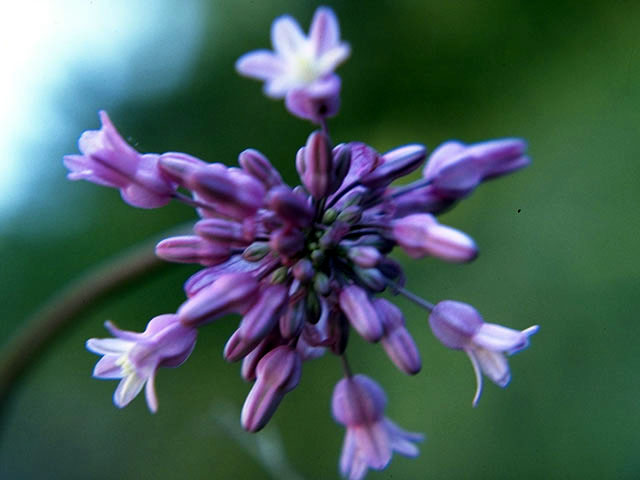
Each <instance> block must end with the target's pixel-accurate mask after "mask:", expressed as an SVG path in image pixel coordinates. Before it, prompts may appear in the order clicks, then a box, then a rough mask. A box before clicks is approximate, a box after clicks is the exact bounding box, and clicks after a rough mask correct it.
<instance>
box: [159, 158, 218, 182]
mask: <svg viewBox="0 0 640 480" xmlns="http://www.w3.org/2000/svg"><path fill="white" fill-rule="evenodd" d="M207 165H208V163H207V162H203V161H202V160H200V159H199V158H196V157H194V156H192V155H188V154H186V153H178V152H167V153H163V154H162V155H160V158H159V159H158V168H159V169H160V171H161V172H162V174H163V175H164V176H166V177H167V178H169V179H170V180H171V181H173V182H176V183H177V184H179V185H182V186H185V185H186V184H187V183H188V180H187V179H188V178H189V177H190V176H191V175H193V173H194V172H195V171H196V170H197V169H199V168H203V167H206V166H207Z"/></svg>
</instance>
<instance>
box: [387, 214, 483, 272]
mask: <svg viewBox="0 0 640 480" xmlns="http://www.w3.org/2000/svg"><path fill="white" fill-rule="evenodd" d="M393 236H394V238H395V239H396V242H398V244H399V245H400V246H401V247H402V248H403V249H404V250H405V251H406V252H407V254H408V255H409V256H410V257H412V258H421V257H424V256H425V255H431V256H434V257H438V258H440V259H442V260H446V261H449V262H468V261H470V260H473V259H474V258H476V256H477V255H478V249H477V248H476V245H475V242H474V241H473V239H472V238H471V237H469V236H468V235H466V234H464V233H462V232H460V231H459V230H455V229H453V228H451V227H447V226H445V225H441V224H439V223H438V222H437V221H436V219H435V217H434V216H433V215H430V214H428V213H416V214H414V215H409V216H407V217H403V218H400V219H397V220H394V221H393Z"/></svg>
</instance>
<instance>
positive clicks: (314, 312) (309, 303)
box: [304, 290, 321, 324]
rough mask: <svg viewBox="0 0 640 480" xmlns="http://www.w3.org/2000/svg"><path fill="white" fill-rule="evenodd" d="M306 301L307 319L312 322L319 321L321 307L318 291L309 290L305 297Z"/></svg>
mask: <svg viewBox="0 0 640 480" xmlns="http://www.w3.org/2000/svg"><path fill="white" fill-rule="evenodd" d="M304 302H305V316H306V320H307V321H308V322H309V323H312V324H313V323H318V320H320V314H321V308H320V301H319V300H318V296H317V295H316V292H315V291H313V290H309V291H308V292H307V295H306V296H305V298H304Z"/></svg>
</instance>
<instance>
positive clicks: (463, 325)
mask: <svg viewBox="0 0 640 480" xmlns="http://www.w3.org/2000/svg"><path fill="white" fill-rule="evenodd" d="M429 325H431V330H432V331H433V334H434V335H435V336H436V337H437V338H438V340H440V341H441V342H442V343H443V344H444V345H445V346H447V347H449V348H452V349H455V350H463V351H464V352H465V353H466V354H467V355H468V356H469V358H470V359H471V364H472V365H473V371H474V372H475V375H476V381H477V389H476V394H475V396H474V397H473V406H474V407H475V406H476V405H477V404H478V401H479V400H480V395H481V394H482V374H485V375H486V376H487V377H489V379H490V380H491V381H492V382H493V383H495V384H496V385H498V386H500V387H503V388H504V387H506V386H507V385H508V384H509V381H510V380H511V372H510V371H509V364H508V363H507V359H506V358H505V355H504V354H507V355H511V354H513V353H516V352H519V351H520V350H523V349H525V348H527V347H528V346H529V337H530V336H531V335H533V334H534V333H536V332H537V331H538V326H537V325H534V326H532V327H529V328H526V329H524V330H522V331H518V330H513V329H511V328H507V327H503V326H501V325H496V324H494V323H485V322H484V320H483V319H482V316H481V315H480V314H479V313H478V311H477V310H476V309H475V308H473V307H472V306H471V305H468V304H466V303H462V302H455V301H453V300H444V301H442V302H440V303H438V304H437V305H436V306H435V308H434V309H433V311H432V312H431V315H429Z"/></svg>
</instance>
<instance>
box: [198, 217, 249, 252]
mask: <svg viewBox="0 0 640 480" xmlns="http://www.w3.org/2000/svg"><path fill="white" fill-rule="evenodd" d="M251 220H252V219H250V218H248V219H247V220H245V221H244V222H242V223H240V222H234V221H232V220H224V219H222V218H207V219H204V220H200V221H199V222H197V223H196V225H195V227H194V230H195V232H196V233H197V234H198V235H200V236H201V237H203V238H206V239H207V240H209V241H210V242H214V243H219V244H223V245H225V244H226V245H232V246H246V245H248V244H249V243H251V241H252V240H253V237H254V234H255V223H254V222H253V221H251Z"/></svg>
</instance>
